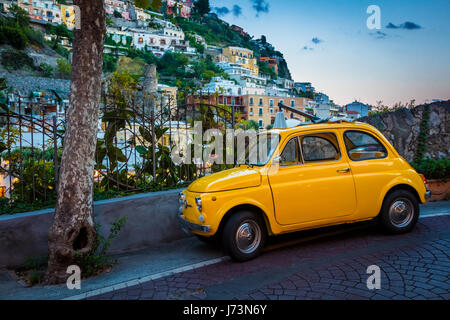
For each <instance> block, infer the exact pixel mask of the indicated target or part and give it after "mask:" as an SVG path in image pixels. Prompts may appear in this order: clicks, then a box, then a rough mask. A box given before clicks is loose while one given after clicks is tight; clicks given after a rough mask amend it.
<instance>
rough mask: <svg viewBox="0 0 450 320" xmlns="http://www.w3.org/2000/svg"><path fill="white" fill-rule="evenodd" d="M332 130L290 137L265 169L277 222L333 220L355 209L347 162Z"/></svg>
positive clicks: (353, 192)
mask: <svg viewBox="0 0 450 320" xmlns="http://www.w3.org/2000/svg"><path fill="white" fill-rule="evenodd" d="M340 145H341V143H339V138H338V135H337V134H336V132H314V133H309V134H304V135H300V136H295V137H291V138H290V139H289V141H288V142H287V143H286V145H285V146H284V149H283V151H282V152H281V154H280V158H279V165H278V166H272V168H271V170H270V171H269V182H270V186H271V189H272V195H273V200H274V207H275V217H276V220H277V222H278V223H279V224H281V225H292V224H302V223H308V222H312V221H322V220H329V219H336V218H339V217H345V216H348V215H351V214H353V213H354V211H355V210H356V196H355V186H354V181H353V176H352V173H351V170H350V167H349V163H348V161H347V159H346V158H345V157H343V156H342V153H341V146H340Z"/></svg>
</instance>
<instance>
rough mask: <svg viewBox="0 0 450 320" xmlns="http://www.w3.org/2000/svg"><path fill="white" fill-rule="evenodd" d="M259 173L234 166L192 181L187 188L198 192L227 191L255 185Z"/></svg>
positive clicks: (258, 179)
mask: <svg viewBox="0 0 450 320" xmlns="http://www.w3.org/2000/svg"><path fill="white" fill-rule="evenodd" d="M260 184H261V174H260V172H259V171H258V170H255V169H252V168H234V169H230V170H225V171H222V172H218V173H215V174H212V175H210V176H207V177H203V178H201V179H198V180H197V181H195V182H193V183H192V184H191V185H190V186H189V188H188V190H189V191H191V192H198V193H209V192H220V191H229V190H236V189H243V188H251V187H257V186H259V185H260Z"/></svg>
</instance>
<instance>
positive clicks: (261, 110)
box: [259, 108, 264, 116]
mask: <svg viewBox="0 0 450 320" xmlns="http://www.w3.org/2000/svg"><path fill="white" fill-rule="evenodd" d="M263 114H264V113H263V108H259V115H260V116H262V115H263Z"/></svg>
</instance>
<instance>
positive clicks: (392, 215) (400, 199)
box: [380, 190, 420, 234]
mask: <svg viewBox="0 0 450 320" xmlns="http://www.w3.org/2000/svg"><path fill="white" fill-rule="evenodd" d="M419 210H420V209H419V202H418V201H417V198H416V197H415V196H414V195H413V194H412V193H411V192H409V191H407V190H396V191H394V192H392V193H390V194H389V195H388V196H387V197H386V199H385V200H384V203H383V207H382V209H381V216H380V221H381V225H382V227H383V229H384V230H385V231H386V232H388V233H391V234H402V233H407V232H410V231H411V230H412V229H413V228H414V226H415V225H416V223H417V220H418V219H419Z"/></svg>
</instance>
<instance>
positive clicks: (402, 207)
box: [389, 198, 414, 228]
mask: <svg viewBox="0 0 450 320" xmlns="http://www.w3.org/2000/svg"><path fill="white" fill-rule="evenodd" d="M413 217H414V206H413V204H412V203H411V201H410V200H409V199H406V198H401V199H397V200H395V201H394V202H393V203H392V204H391V207H390V208H389V218H390V220H391V223H392V224H393V225H394V226H396V227H398V228H403V227H406V226H407V225H409V224H410V223H411V221H412V219H413Z"/></svg>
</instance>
